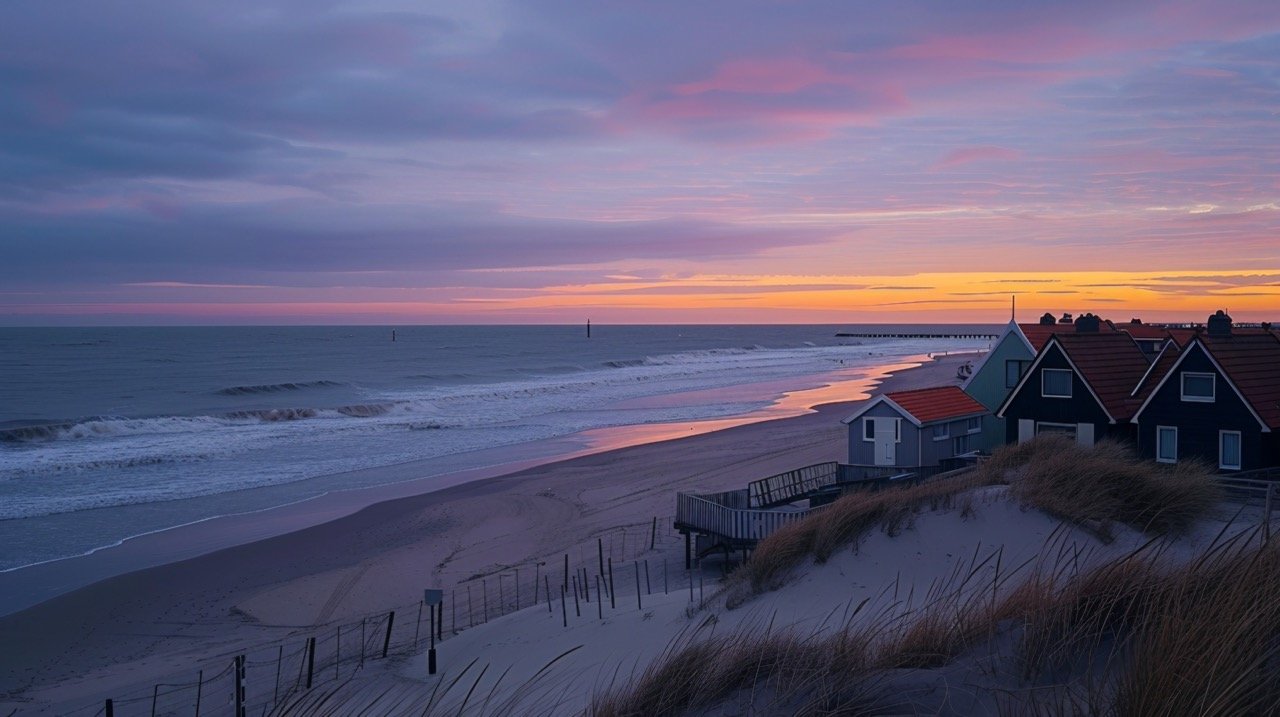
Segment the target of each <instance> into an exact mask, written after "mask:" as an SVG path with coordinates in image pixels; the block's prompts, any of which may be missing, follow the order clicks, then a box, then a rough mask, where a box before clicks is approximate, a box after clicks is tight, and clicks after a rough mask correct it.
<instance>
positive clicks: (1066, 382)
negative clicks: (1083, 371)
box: [1040, 368, 1071, 398]
mask: <svg viewBox="0 0 1280 717" xmlns="http://www.w3.org/2000/svg"><path fill="white" fill-rule="evenodd" d="M1040 395H1041V396H1044V397H1045V398H1071V372H1070V371H1068V370H1067V369H1065V368H1047V369H1045V370H1044V371H1042V372H1040Z"/></svg>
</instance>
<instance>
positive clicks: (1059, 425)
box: [1036, 421, 1080, 437]
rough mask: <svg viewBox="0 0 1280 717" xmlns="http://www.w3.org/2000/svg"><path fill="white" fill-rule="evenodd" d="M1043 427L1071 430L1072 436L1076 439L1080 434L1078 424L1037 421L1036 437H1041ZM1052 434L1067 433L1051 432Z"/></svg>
mask: <svg viewBox="0 0 1280 717" xmlns="http://www.w3.org/2000/svg"><path fill="white" fill-rule="evenodd" d="M1041 426H1054V427H1057V428H1070V429H1071V435H1072V437H1074V436H1075V435H1076V434H1077V433H1079V432H1080V426H1079V424H1076V423H1057V422H1055V421H1036V435H1037V436H1038V435H1040V427H1041ZM1051 433H1066V431H1051Z"/></svg>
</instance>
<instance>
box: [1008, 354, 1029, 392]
mask: <svg viewBox="0 0 1280 717" xmlns="http://www.w3.org/2000/svg"><path fill="white" fill-rule="evenodd" d="M1030 365H1031V362H1030V361H1018V360H1015V359H1010V360H1008V361H1005V362H1004V387H1005V388H1013V387H1014V386H1017V385H1018V382H1019V381H1021V380H1022V377H1023V375H1024V374H1026V373H1027V367H1028V366H1030Z"/></svg>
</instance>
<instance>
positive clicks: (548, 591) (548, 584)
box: [542, 575, 552, 615]
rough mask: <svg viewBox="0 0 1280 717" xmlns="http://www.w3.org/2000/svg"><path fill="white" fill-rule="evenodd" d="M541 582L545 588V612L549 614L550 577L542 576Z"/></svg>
mask: <svg viewBox="0 0 1280 717" xmlns="http://www.w3.org/2000/svg"><path fill="white" fill-rule="evenodd" d="M542 583H543V585H545V586H546V588H547V614H548V615H551V614H552V612H551V578H550V577H549V576H546V575H544V576H542Z"/></svg>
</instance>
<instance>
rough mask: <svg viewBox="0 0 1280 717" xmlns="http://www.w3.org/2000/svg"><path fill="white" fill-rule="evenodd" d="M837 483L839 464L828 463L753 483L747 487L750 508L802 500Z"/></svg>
mask: <svg viewBox="0 0 1280 717" xmlns="http://www.w3.org/2000/svg"><path fill="white" fill-rule="evenodd" d="M839 480H840V464H839V463H836V462H835V461H831V462H829V463H815V464H814V465H811V466H805V467H804V468H797V469H795V470H793V471H787V472H786V473H779V474H778V475H775V476H769V477H768V478H762V479H760V480H758V481H753V482H752V483H749V484H748V485H747V491H748V494H749V496H750V500H751V507H752V508H771V507H773V506H775V505H784V504H786V503H790V502H792V501H796V500H800V499H802V498H805V497H807V496H808V495H809V494H810V493H812V492H814V491H816V490H818V489H819V488H825V487H827V486H829V485H835V484H836V483H837V482H838V481H839Z"/></svg>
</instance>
